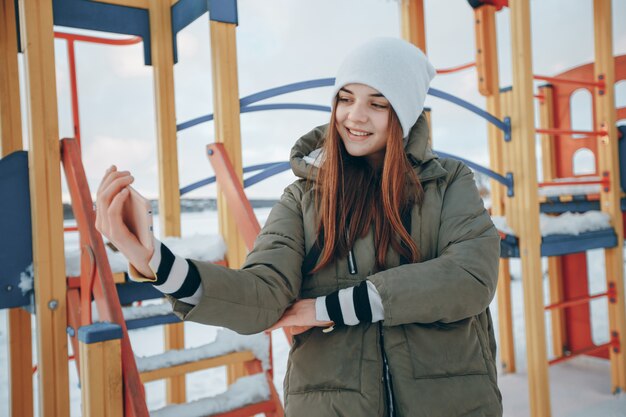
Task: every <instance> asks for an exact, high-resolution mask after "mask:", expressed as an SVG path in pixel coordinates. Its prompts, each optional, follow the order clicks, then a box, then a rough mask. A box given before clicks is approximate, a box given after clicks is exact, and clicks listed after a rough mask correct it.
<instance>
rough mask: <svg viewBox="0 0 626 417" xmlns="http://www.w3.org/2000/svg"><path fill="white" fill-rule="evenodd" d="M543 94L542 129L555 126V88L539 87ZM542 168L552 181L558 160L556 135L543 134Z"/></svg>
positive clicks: (546, 177) (540, 92) (541, 107)
mask: <svg viewBox="0 0 626 417" xmlns="http://www.w3.org/2000/svg"><path fill="white" fill-rule="evenodd" d="M539 94H541V95H543V98H542V99H541V101H539V126H541V128H542V129H552V128H554V90H553V89H552V86H550V85H546V86H543V87H540V88H539ZM541 168H542V171H543V180H544V181H552V180H553V179H554V178H555V177H556V161H555V151H554V135H549V134H542V135H541Z"/></svg>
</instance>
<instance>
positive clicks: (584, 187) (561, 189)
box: [539, 176, 602, 197]
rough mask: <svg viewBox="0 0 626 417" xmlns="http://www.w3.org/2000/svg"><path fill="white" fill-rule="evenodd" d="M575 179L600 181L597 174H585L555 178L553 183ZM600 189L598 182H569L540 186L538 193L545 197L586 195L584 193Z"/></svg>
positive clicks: (593, 192)
mask: <svg viewBox="0 0 626 417" xmlns="http://www.w3.org/2000/svg"><path fill="white" fill-rule="evenodd" d="M576 181H600V177H598V176H585V177H572V178H557V179H555V180H553V181H552V182H554V183H559V182H576ZM601 191H602V186H601V185H600V184H571V185H554V186H549V187H540V188H539V195H540V196H546V197H553V196H560V195H586V194H599V193H600V192H601Z"/></svg>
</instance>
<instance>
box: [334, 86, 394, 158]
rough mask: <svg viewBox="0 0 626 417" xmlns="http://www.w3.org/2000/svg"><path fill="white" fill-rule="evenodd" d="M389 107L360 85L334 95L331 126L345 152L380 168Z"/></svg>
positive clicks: (383, 155)
mask: <svg viewBox="0 0 626 417" xmlns="http://www.w3.org/2000/svg"><path fill="white" fill-rule="evenodd" d="M390 111H391V104H389V101H388V100H387V99H386V98H385V97H384V96H383V95H382V94H380V93H379V92H378V91H377V90H375V89H373V88H371V87H369V86H367V85H364V84H347V85H345V86H344V87H342V88H341V89H340V90H339V93H338V94H337V105H336V110H335V127H336V128H337V132H339V136H341V140H342V141H343V144H344V146H345V147H346V151H348V153H349V154H350V155H352V156H361V157H365V158H366V159H367V160H368V162H369V163H370V165H371V166H373V167H380V165H381V164H382V162H383V160H384V157H385V147H386V146H387V137H388V131H389V112H390Z"/></svg>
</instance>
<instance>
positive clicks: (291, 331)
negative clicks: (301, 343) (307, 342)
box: [287, 326, 314, 336]
mask: <svg viewBox="0 0 626 417" xmlns="http://www.w3.org/2000/svg"><path fill="white" fill-rule="evenodd" d="M313 327H314V326H291V327H288V328H287V332H288V333H289V334H291V335H292V336H295V335H298V334H300V333H304V332H306V331H307V330H309V329H312V328H313Z"/></svg>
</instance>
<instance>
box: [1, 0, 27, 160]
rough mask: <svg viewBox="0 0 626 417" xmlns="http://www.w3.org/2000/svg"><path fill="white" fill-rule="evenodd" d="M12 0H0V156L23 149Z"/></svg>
mask: <svg viewBox="0 0 626 417" xmlns="http://www.w3.org/2000/svg"><path fill="white" fill-rule="evenodd" d="M16 30H17V29H16V27H15V7H14V3H13V1H12V0H0V91H2V94H0V138H1V142H0V150H1V151H2V156H6V155H8V154H10V153H11V152H14V151H18V150H20V149H22V117H21V112H20V87H19V86H20V83H19V74H18V66H17V33H16Z"/></svg>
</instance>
